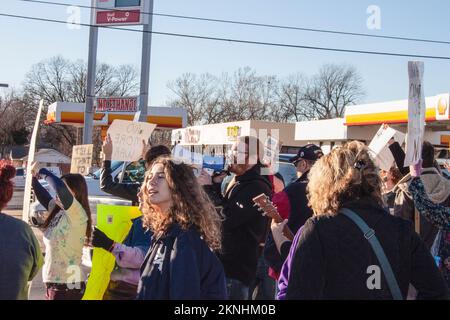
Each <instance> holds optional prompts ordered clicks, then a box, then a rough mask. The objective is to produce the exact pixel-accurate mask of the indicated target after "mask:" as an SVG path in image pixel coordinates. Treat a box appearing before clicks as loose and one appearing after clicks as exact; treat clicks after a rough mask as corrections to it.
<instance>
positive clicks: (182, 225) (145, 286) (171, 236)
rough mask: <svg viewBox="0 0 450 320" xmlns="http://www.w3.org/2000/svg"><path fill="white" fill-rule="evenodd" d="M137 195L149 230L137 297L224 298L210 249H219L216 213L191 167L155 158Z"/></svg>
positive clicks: (220, 275) (221, 277) (218, 269)
mask: <svg viewBox="0 0 450 320" xmlns="http://www.w3.org/2000/svg"><path fill="white" fill-rule="evenodd" d="M138 196H139V201H140V202H141V203H142V204H141V207H142V212H143V214H144V216H143V221H144V227H147V228H149V229H150V230H151V231H152V233H153V238H152V246H151V248H150V250H149V251H148V253H147V256H146V257H145V260H144V263H143V264H142V268H141V280H140V282H139V288H138V299H140V300H152V299H175V300H178V299H203V300H207V299H225V298H226V286H225V274H224V270H223V267H222V264H221V263H220V261H219V259H218V258H217V257H216V255H215V254H214V252H213V251H216V252H218V251H219V250H220V249H221V230H220V224H221V218H220V216H219V214H218V213H217V211H216V210H215V208H214V205H213V204H212V203H211V202H210V200H209V198H208V196H207V195H206V193H205V192H204V191H203V189H202V187H201V186H200V185H199V183H198V182H197V179H196V177H195V175H194V173H193V169H192V167H190V166H188V165H186V164H184V163H180V164H177V163H175V162H174V161H173V160H171V159H170V158H168V157H161V158H158V159H157V160H156V161H155V162H154V163H153V165H152V167H151V169H150V170H149V171H148V172H147V174H146V177H145V180H144V183H143V185H142V188H141V191H140V192H139V195H138Z"/></svg>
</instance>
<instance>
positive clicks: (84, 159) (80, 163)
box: [70, 144, 94, 176]
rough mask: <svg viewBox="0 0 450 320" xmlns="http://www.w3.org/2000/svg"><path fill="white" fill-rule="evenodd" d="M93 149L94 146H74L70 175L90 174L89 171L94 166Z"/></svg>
mask: <svg viewBox="0 0 450 320" xmlns="http://www.w3.org/2000/svg"><path fill="white" fill-rule="evenodd" d="M93 149H94V145H93V144H82V145H78V146H73V148H72V162H71V165H70V173H79V174H81V175H83V176H87V175H88V174H89V169H90V167H91V165H92V153H93Z"/></svg>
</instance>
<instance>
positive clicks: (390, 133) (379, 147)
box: [369, 125, 405, 171]
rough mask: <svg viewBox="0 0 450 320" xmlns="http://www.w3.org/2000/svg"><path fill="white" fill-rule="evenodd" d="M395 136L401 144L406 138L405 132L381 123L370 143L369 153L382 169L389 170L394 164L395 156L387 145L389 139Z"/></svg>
mask: <svg viewBox="0 0 450 320" xmlns="http://www.w3.org/2000/svg"><path fill="white" fill-rule="evenodd" d="M392 137H394V139H395V141H397V142H398V143H399V144H400V145H401V144H402V143H403V141H404V140H405V134H404V133H402V132H400V131H397V130H395V129H393V128H391V127H389V126H385V125H381V127H380V129H379V130H378V131H377V133H376V134H375V136H374V137H373V139H372V141H371V142H370V144H369V153H370V154H371V156H372V157H373V159H374V160H375V164H376V165H377V166H378V167H379V168H380V169H381V170H385V171H388V170H389V169H390V168H391V167H392V165H393V164H394V156H393V155H392V153H391V151H390V150H389V147H388V145H387V143H388V141H389V140H390V139H391V138H392Z"/></svg>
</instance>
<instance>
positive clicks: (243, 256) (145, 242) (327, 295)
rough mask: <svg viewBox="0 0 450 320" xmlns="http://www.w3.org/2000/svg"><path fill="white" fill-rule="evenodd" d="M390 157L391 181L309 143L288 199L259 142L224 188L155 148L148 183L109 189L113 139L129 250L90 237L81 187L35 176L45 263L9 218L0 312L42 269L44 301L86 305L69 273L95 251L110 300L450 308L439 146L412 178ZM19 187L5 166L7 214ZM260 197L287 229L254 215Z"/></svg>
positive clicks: (394, 146)
mask: <svg viewBox="0 0 450 320" xmlns="http://www.w3.org/2000/svg"><path fill="white" fill-rule="evenodd" d="M388 146H389V150H391V152H392V155H393V157H394V159H395V165H394V166H393V167H392V168H391V169H390V170H389V171H385V172H382V171H380V170H379V169H378V168H377V166H376V164H375V162H374V159H373V158H371V155H370V153H369V150H368V148H367V146H365V145H364V144H363V143H361V142H358V141H351V142H348V143H346V144H344V145H343V146H339V147H336V148H334V149H333V150H331V151H330V153H328V154H326V155H324V153H323V152H322V150H321V148H320V147H319V146H316V145H313V144H308V145H306V146H304V147H302V148H300V150H299V151H298V153H297V155H296V156H295V157H293V158H292V159H291V160H290V161H291V162H292V163H293V165H294V166H295V167H296V169H297V173H298V179H297V180H296V181H295V182H293V183H291V184H288V185H287V186H286V187H285V188H284V187H283V186H284V181H282V179H280V176H279V175H276V174H275V173H274V172H273V170H272V169H271V168H270V165H268V164H266V163H264V161H263V160H262V159H263V154H264V146H263V145H262V144H261V142H260V141H259V140H258V139H257V138H255V137H250V136H246V137H240V138H238V139H237V141H236V142H235V144H234V145H233V147H232V149H231V154H230V156H229V159H228V160H229V161H228V164H229V165H228V167H227V172H225V173H224V172H222V173H220V174H217V175H214V176H210V175H209V174H208V173H206V171H203V170H202V171H201V172H196V170H197V169H195V168H193V167H192V166H191V165H189V164H186V163H184V162H182V161H180V160H179V159H177V158H174V157H172V156H171V151H170V149H168V148H167V147H164V146H149V145H146V144H145V143H144V146H143V155H142V159H143V160H142V162H143V163H144V166H145V169H146V173H145V178H144V181H143V182H142V184H138V183H118V182H116V181H114V179H113V178H112V171H111V155H112V148H113V145H112V142H111V139H110V138H109V137H107V138H106V139H105V142H104V144H103V148H102V151H103V155H104V162H103V165H102V169H101V176H100V186H101V189H102V190H103V191H105V192H107V193H110V194H112V195H114V196H117V197H121V198H124V199H127V200H130V201H132V202H133V204H134V205H138V206H139V209H140V211H141V212H142V217H139V218H137V219H134V220H133V221H132V222H133V224H132V227H131V230H130V232H129V234H128V236H127V237H126V238H125V240H124V241H123V242H122V243H118V242H115V241H113V240H112V239H110V238H109V237H108V236H107V235H106V234H105V233H104V232H103V231H101V230H100V229H98V228H95V227H94V228H93V227H92V226H91V224H92V220H91V213H90V209H89V202H88V190H87V186H86V182H85V180H84V177H83V176H81V175H77V174H69V175H63V176H62V177H61V178H58V177H56V176H55V175H53V174H52V173H51V172H49V171H48V170H46V169H44V168H40V167H39V164H33V167H32V173H33V182H32V186H33V189H34V193H35V195H36V197H37V199H38V200H39V202H40V203H41V204H42V205H43V206H44V207H45V208H46V210H47V215H46V218H45V219H44V220H43V221H42V224H41V225H40V228H41V230H42V231H43V235H44V244H45V257H44V256H43V255H42V253H41V251H40V247H39V243H38V242H37V240H36V238H35V236H34V234H33V232H32V230H31V229H30V227H29V226H28V225H27V224H26V223H24V222H22V221H19V220H17V219H14V218H10V217H9V216H7V215H5V214H2V213H0V243H1V244H2V245H0V260H1V267H2V272H1V273H0V299H26V298H27V296H28V286H29V282H30V281H31V280H32V279H33V278H34V277H35V275H36V274H37V273H38V271H39V270H40V268H41V267H42V266H43V267H42V276H43V282H44V283H45V286H46V294H45V298H46V299H48V300H53V299H55V300H58V299H64V300H79V299H81V298H82V296H83V291H84V288H85V284H86V281H87V282H89V277H88V275H81V276H80V277H79V279H78V281H76V282H74V281H73V278H71V277H70V273H68V272H67V270H69V269H70V268H71V267H75V268H79V269H80V270H81V269H82V268H81V257H82V250H83V246H85V245H89V246H92V247H97V248H102V249H104V250H106V251H109V252H111V254H112V255H113V256H114V257H115V261H116V266H115V268H114V270H113V271H112V273H111V277H110V282H109V284H108V287H107V289H106V292H105V294H104V296H103V299H104V300H130V299H138V300H148V299H203V300H209V299H221V300H223V299H231V300H245V299H249V298H250V299H251V298H257V297H259V298H263V299H280V300H284V299H448V298H449V289H448V288H449V286H450V273H449V270H450V257H449V251H450V250H449V244H450V233H449V228H450V221H449V220H450V180H448V178H447V177H446V176H445V175H443V173H442V172H441V170H440V168H439V166H437V165H436V162H435V159H434V148H433V146H432V145H431V144H430V143H428V142H424V143H423V148H422V160H421V162H419V163H416V164H415V165H413V166H410V167H404V166H403V163H404V159H405V153H404V151H403V149H402V147H401V146H400V144H399V143H398V142H395V141H394V140H393V139H391V141H389V145H388ZM267 172H269V173H268V174H267ZM230 174H232V176H231V177H230V178H229V179H228V178H227V181H228V182H227V184H226V185H225V186H224V179H225V178H226V177H227V175H228V176H230ZM14 175H15V169H14V167H12V166H11V165H10V164H9V163H8V162H6V161H4V160H2V161H0V210H3V209H4V208H5V207H6V205H7V203H8V202H9V201H10V200H11V198H12V193H13V184H12V182H11V179H12V178H13V177H14ZM39 179H45V180H46V181H47V183H48V184H49V186H50V187H51V188H52V189H53V190H54V191H55V194H56V196H55V197H52V196H51V195H50V193H49V192H48V191H47V190H46V189H45V188H44V187H43V186H42V185H41V183H40V182H39ZM260 194H265V195H266V196H267V197H268V198H269V199H271V200H272V201H273V204H274V205H275V208H276V210H277V211H278V214H279V215H280V216H281V218H282V219H284V221H283V222H275V221H274V220H271V219H270V218H269V217H267V216H266V215H264V214H263V212H262V210H261V208H258V206H255V203H254V201H253V199H254V198H255V197H257V196H258V195H260ZM287 229H288V230H290V232H291V233H292V235H293V237H291V238H289V237H288V236H287V235H286V230H287ZM294 235H295V236H294ZM5 243H7V244H8V245H4V244H5Z"/></svg>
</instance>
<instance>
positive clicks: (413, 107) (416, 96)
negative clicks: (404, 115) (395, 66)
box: [404, 61, 426, 167]
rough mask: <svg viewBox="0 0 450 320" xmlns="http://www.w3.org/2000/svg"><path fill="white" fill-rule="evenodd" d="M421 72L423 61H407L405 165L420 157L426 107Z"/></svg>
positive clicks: (422, 70) (416, 161) (417, 160)
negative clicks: (407, 88) (407, 93)
mask: <svg viewBox="0 0 450 320" xmlns="http://www.w3.org/2000/svg"><path fill="white" fill-rule="evenodd" d="M423 72H424V64H423V62H421V61H409V62H408V74H409V98H408V134H407V136H406V151H405V153H406V156H405V163H404V166H405V167H407V166H409V165H413V164H416V163H418V162H419V160H420V159H421V157H422V143H423V135H424V131H425V108H426V106H425V95H424V89H423Z"/></svg>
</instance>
